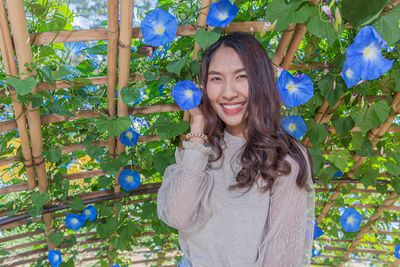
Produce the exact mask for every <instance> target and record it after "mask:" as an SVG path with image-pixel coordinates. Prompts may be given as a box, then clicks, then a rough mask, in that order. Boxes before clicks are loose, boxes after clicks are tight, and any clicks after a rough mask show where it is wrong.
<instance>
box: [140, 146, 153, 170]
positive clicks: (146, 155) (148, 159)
mask: <svg viewBox="0 0 400 267" xmlns="http://www.w3.org/2000/svg"><path fill="white" fill-rule="evenodd" d="M152 164H153V154H151V151H150V150H144V151H142V152H141V153H139V155H138V159H137V162H136V165H137V166H139V167H140V168H142V169H146V170H148V169H150V168H151V165H152Z"/></svg>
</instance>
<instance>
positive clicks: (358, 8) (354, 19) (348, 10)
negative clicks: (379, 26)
mask: <svg viewBox="0 0 400 267" xmlns="http://www.w3.org/2000/svg"><path fill="white" fill-rule="evenodd" d="M388 3H389V0H343V1H342V12H343V16H344V17H345V18H346V19H347V20H348V21H349V22H350V23H351V25H353V26H354V27H358V26H362V25H366V24H369V23H370V22H372V21H373V20H374V19H375V18H376V17H377V16H379V14H380V13H381V11H382V10H383V8H384V7H385V6H386V5H387V4H388Z"/></svg>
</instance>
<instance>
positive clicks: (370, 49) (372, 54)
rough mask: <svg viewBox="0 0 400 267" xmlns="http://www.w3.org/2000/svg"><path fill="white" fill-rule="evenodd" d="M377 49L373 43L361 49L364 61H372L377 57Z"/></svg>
mask: <svg viewBox="0 0 400 267" xmlns="http://www.w3.org/2000/svg"><path fill="white" fill-rule="evenodd" d="M379 52H380V50H379V48H378V47H377V46H376V44H375V43H372V44H370V45H369V46H367V47H366V48H364V49H363V54H364V58H365V59H366V60H374V59H376V58H377V57H378V55H379Z"/></svg>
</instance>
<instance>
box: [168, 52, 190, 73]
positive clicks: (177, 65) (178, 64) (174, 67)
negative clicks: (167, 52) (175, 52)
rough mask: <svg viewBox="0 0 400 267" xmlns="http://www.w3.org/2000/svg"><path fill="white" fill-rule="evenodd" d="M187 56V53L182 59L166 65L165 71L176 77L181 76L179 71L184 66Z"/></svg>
mask: <svg viewBox="0 0 400 267" xmlns="http://www.w3.org/2000/svg"><path fill="white" fill-rule="evenodd" d="M188 56H189V53H187V54H186V55H185V56H184V57H183V58H181V59H179V60H174V61H171V62H169V63H168V65H167V71H168V72H170V73H176V74H177V75H178V76H179V75H180V74H181V70H182V68H183V66H184V65H185V63H186V61H187V58H188Z"/></svg>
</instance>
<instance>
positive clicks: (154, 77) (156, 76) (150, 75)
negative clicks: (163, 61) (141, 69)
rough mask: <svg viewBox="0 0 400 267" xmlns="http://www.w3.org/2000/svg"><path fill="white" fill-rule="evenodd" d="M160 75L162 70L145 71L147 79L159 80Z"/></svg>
mask: <svg viewBox="0 0 400 267" xmlns="http://www.w3.org/2000/svg"><path fill="white" fill-rule="evenodd" d="M158 76H160V72H159V71H156V72H154V74H153V73H152V72H151V71H149V70H148V71H146V72H145V73H143V77H144V79H145V80H146V81H148V82H151V81H154V80H157V78H158Z"/></svg>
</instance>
